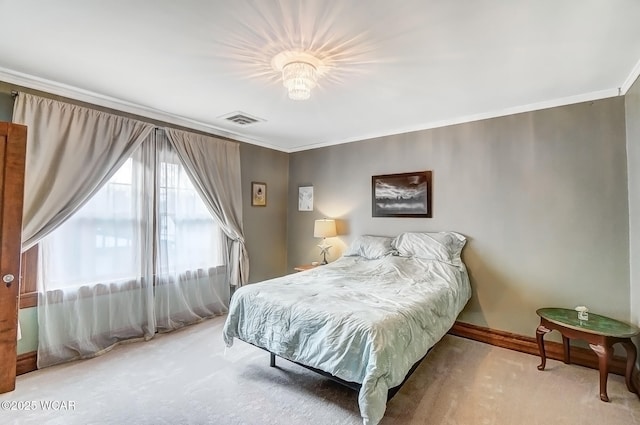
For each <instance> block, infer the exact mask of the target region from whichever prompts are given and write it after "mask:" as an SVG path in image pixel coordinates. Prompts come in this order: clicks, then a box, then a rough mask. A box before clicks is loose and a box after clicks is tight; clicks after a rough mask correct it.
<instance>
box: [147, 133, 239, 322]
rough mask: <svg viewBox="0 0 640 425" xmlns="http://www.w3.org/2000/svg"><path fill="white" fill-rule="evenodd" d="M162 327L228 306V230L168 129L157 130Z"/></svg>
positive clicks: (159, 317) (158, 290)
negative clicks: (197, 186) (225, 245)
mask: <svg viewBox="0 0 640 425" xmlns="http://www.w3.org/2000/svg"><path fill="white" fill-rule="evenodd" d="M156 138H157V140H156V142H157V145H156V152H157V159H156V166H157V170H158V171H157V176H158V179H157V182H158V183H157V186H156V193H157V200H158V202H157V217H158V220H157V224H158V225H157V227H156V230H157V233H156V240H157V249H156V253H157V255H156V267H157V271H156V288H155V307H156V319H157V326H158V330H159V331H166V330H171V329H175V328H179V327H181V326H184V325H186V324H189V323H193V322H197V321H200V320H202V319H204V318H207V317H211V316H214V315H218V314H222V313H226V312H227V307H228V303H229V279H228V277H227V267H226V266H225V256H224V255H223V254H224V249H223V236H224V234H223V232H222V231H221V229H220V226H219V225H218V222H217V220H215V219H214V218H213V216H212V215H211V213H210V212H209V210H208V209H207V207H206V205H205V204H204V202H203V201H202V199H201V198H200V195H199V194H198V192H197V191H196V189H195V187H194V186H193V183H192V182H191V179H190V178H189V176H188V175H187V173H186V172H185V169H184V167H183V166H182V164H181V162H180V159H179V158H178V155H177V153H176V151H175V150H174V149H173V147H172V146H171V145H170V144H169V141H168V140H167V138H166V135H165V132H164V131H161V130H157V131H156Z"/></svg>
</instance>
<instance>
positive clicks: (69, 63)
mask: <svg viewBox="0 0 640 425" xmlns="http://www.w3.org/2000/svg"><path fill="white" fill-rule="evenodd" d="M0 16H2V18H3V19H2V24H1V25H0V80H1V81H6V82H9V83H13V84H18V85H23V86H27V87H30V88H35V89H40V90H45V91H48V92H50V93H54V94H59V95H62V96H68V97H71V98H75V99H78V100H83V101H88V102H92V103H96V104H100V105H102V106H108V107H112V108H116V109H119V110H124V111H127V112H133V113H137V114H141V115H144V116H148V117H151V118H156V119H161V120H164V121H169V122H172V123H175V124H180V125H186V126H189V127H192V128H195V129H199V130H205V131H208V132H210V133H214V134H218V135H224V136H229V137H232V138H234V139H237V140H241V141H246V142H249V143H254V144H257V145H261V146H266V147H270V148H275V149H278V150H282V151H285V152H294V151H298V150H304V149H309V148H313V147H319V146H326V145H332V144H337V143H344V142H351V141H356V140H362V139H366V138H371V137H376V136H382V135H389V134H396V133H403V132H407V131H413V130H420V129H425V128H433V127H437V126H441V125H448V124H453V123H459V122H465V121H471V120H476V119H481V118H487V117H493V116H500V115H504V114H510V113H516V112H523V111H528V110H534V109H540V108H543V107H549V106H555V105H563V104H569V103H575V102H579V101H586V100H593V99H600V98H605V97H611V96H616V95H618V94H624V93H625V92H626V90H627V89H628V88H629V86H630V85H631V84H632V83H633V81H634V80H635V78H636V77H637V76H638V74H639V72H640V62H639V59H640V1H638V0H467V1H464V0H461V1H447V0H398V1H391V0H304V1H303V0H300V1H294V0H254V1H249V0H233V1H231V0H199V1H198V0H181V1H173V0H159V1H158V0H156V1H152V0H147V1H144V0H111V1H86V0H55V1H54V0H52V1H42V0H0ZM284 50H304V51H307V52H312V53H314V54H315V55H316V56H317V57H319V58H320V59H321V60H322V61H323V64H324V66H323V68H322V75H321V77H320V79H319V82H318V87H316V88H315V89H314V91H313V92H312V94H311V99H309V100H307V101H293V100H289V99H288V97H287V94H286V91H285V88H284V87H283V86H282V82H281V80H280V76H279V75H278V73H277V72H276V71H274V70H273V69H272V67H271V59H272V58H273V57H274V56H275V55H276V54H278V53H280V52H281V51H284ZM235 111H241V112H243V113H245V114H248V115H251V116H254V117H258V118H261V119H263V120H264V122H260V123H257V124H253V125H251V126H248V127H239V126H237V125H235V124H233V123H230V122H227V121H225V120H224V119H222V118H220V117H221V116H223V115H226V114H228V113H231V112H235Z"/></svg>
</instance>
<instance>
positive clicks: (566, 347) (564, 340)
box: [562, 335, 571, 364]
mask: <svg viewBox="0 0 640 425" xmlns="http://www.w3.org/2000/svg"><path fill="white" fill-rule="evenodd" d="M569 341H570V340H569V338H567V337H566V336H564V335H562V346H563V347H564V362H565V363H566V364H571V344H570V343H569Z"/></svg>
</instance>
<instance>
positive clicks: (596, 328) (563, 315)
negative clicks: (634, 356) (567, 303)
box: [536, 308, 640, 338]
mask: <svg viewBox="0 0 640 425" xmlns="http://www.w3.org/2000/svg"><path fill="white" fill-rule="evenodd" d="M536 313H537V314H538V316H540V317H544V318H545V319H547V320H548V321H550V322H552V323H556V324H558V325H561V326H565V327H567V328H572V329H576V330H579V331H582V332H589V333H592V334H596V335H604V336H610V337H615V338H631V337H632V336H635V335H638V334H639V333H640V329H639V328H637V327H636V326H633V325H630V324H628V323H624V322H620V321H619V320H615V319H611V318H609V317H606V316H600V315H598V314H594V313H591V312H590V313H589V320H579V319H578V312H577V311H575V310H570V309H567V308H541V309H539V310H537V311H536Z"/></svg>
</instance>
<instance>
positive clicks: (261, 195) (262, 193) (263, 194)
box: [251, 182, 267, 207]
mask: <svg viewBox="0 0 640 425" xmlns="http://www.w3.org/2000/svg"><path fill="white" fill-rule="evenodd" d="M251 206H252V207H266V206H267V184H266V183H262V182H251Z"/></svg>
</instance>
